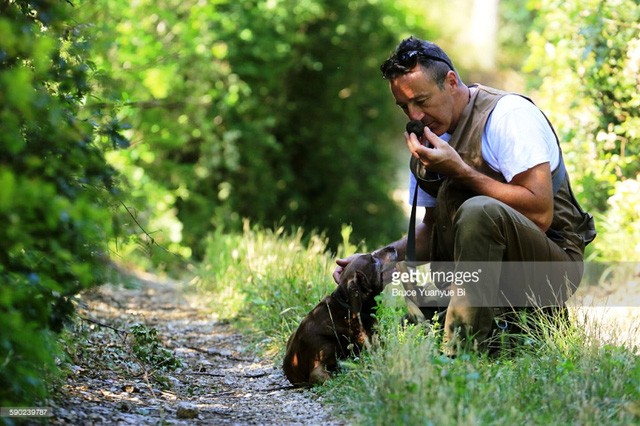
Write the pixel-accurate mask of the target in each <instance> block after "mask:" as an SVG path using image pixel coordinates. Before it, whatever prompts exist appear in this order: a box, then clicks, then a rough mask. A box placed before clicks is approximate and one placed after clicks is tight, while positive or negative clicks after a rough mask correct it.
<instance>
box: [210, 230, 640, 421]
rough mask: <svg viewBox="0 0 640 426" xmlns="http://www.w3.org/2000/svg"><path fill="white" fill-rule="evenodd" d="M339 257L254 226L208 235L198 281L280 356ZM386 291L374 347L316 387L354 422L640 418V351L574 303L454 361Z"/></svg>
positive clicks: (225, 313) (326, 286)
mask: <svg viewBox="0 0 640 426" xmlns="http://www.w3.org/2000/svg"><path fill="white" fill-rule="evenodd" d="M344 237H345V244H344V245H343V248H342V252H341V253H339V256H343V255H345V254H349V253H352V252H354V251H355V250H356V247H353V246H351V245H350V244H349V243H348V237H349V234H348V230H345V232H344ZM334 258H335V256H333V255H330V254H328V253H327V252H326V248H325V245H324V243H323V241H322V239H321V238H319V237H312V238H311V239H310V240H309V242H308V243H303V238H302V233H301V232H300V231H299V232H294V233H286V232H285V231H284V230H282V229H280V230H277V231H262V230H256V229H250V228H249V227H246V228H245V232H244V233H243V234H242V235H223V234H217V235H213V236H212V237H211V238H210V239H209V241H208V251H207V256H206V259H205V262H204V263H203V266H202V270H201V271H200V278H199V280H198V283H197V284H198V288H199V290H200V291H201V292H203V293H204V294H206V297H208V298H210V299H211V300H212V306H213V308H214V310H215V311H216V312H217V313H218V314H219V315H220V316H222V317H224V318H228V319H231V320H232V321H237V324H238V325H239V326H242V327H243V330H250V331H249V332H248V333H247V334H249V335H250V336H252V337H253V338H254V339H256V342H258V343H259V345H258V346H259V348H260V350H262V351H263V353H264V352H266V353H268V354H269V355H271V356H272V357H273V358H274V362H276V363H277V364H279V363H280V361H281V359H282V355H283V353H284V349H285V344H286V340H287V338H288V337H289V335H290V334H291V333H292V332H293V330H295V327H296V326H297V325H298V324H299V322H300V320H301V319H302V318H303V317H304V315H306V313H307V312H309V311H310V310H311V309H312V308H313V307H314V306H315V305H316V304H317V303H318V302H319V301H320V300H321V298H322V297H324V296H325V295H327V294H329V293H330V292H331V291H332V289H333V288H334V286H335V284H334V283H333V281H332V279H331V272H332V271H333V268H334V266H333V265H334V264H333V261H334ZM379 299H380V303H379V305H378V306H379V308H378V311H377V315H378V318H379V322H378V333H377V336H376V338H375V340H374V342H373V345H372V348H371V349H370V350H368V351H365V352H364V353H363V354H362V355H361V357H360V359H356V360H353V361H350V362H345V363H344V364H343V369H342V372H341V373H340V374H338V375H336V376H335V377H334V378H333V379H332V380H330V381H329V382H327V383H326V384H325V385H323V386H319V387H316V388H314V392H316V393H318V394H320V395H322V396H323V398H324V400H325V401H327V402H328V403H329V404H331V405H332V406H333V407H332V409H333V411H334V412H336V413H339V414H340V415H341V416H344V418H346V419H348V421H349V423H359V424H367V425H388V424H390V425H395V424H425V425H466V424H474V425H475V424H545V425H546V424H558V425H560V424H562V425H564V424H585V425H588V424H614V425H615V424H625V425H626V424H640V363H639V362H638V355H637V352H638V348H628V347H625V346H624V345H622V344H606V343H603V340H602V339H599V338H598V336H599V335H600V333H599V332H598V327H604V324H599V323H597V322H595V323H593V322H592V323H588V324H587V322H585V321H584V319H581V318H580V317H579V315H576V313H575V311H572V318H571V321H570V322H569V323H568V324H566V325H563V326H560V327H558V326H551V325H550V324H544V323H542V324H538V326H537V327H536V329H537V330H539V331H538V332H536V333H535V334H533V335H531V336H530V338H528V339H526V340H525V342H524V343H523V344H522V345H521V346H519V347H518V348H517V349H516V350H515V351H512V352H509V353H508V354H506V355H503V356H500V357H494V358H490V357H488V356H486V355H482V354H476V353H464V354H462V355H461V356H459V357H457V358H455V359H452V358H449V357H446V356H443V355H442V354H441V353H440V350H439V349H440V342H439V340H438V339H439V335H438V333H436V332H434V330H431V329H427V328H425V327H423V326H409V325H403V323H402V320H401V319H402V316H403V315H404V314H405V309H404V306H403V304H402V303H401V301H398V300H397V299H398V298H397V297H392V296H391V295H390V292H385V293H383V295H381V297H380V298H379ZM246 327H249V328H246Z"/></svg>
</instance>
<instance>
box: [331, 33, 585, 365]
mask: <svg viewBox="0 0 640 426" xmlns="http://www.w3.org/2000/svg"><path fill="white" fill-rule="evenodd" d="M381 71H382V74H383V77H384V78H385V79H386V80H388V82H389V86H390V89H391V93H392V95H393V97H394V98H395V101H396V104H397V105H398V106H399V107H400V108H401V109H402V110H403V111H404V113H405V114H406V115H407V117H408V118H409V119H410V120H419V121H420V122H421V124H422V125H423V126H424V134H419V135H416V134H415V133H405V140H406V143H407V147H408V149H409V151H410V153H411V155H412V162H411V171H412V174H411V191H410V193H412V194H413V193H414V191H413V190H414V188H415V186H416V185H418V186H419V191H418V192H417V194H418V195H417V200H416V202H417V205H419V206H422V207H425V214H424V218H423V220H422V222H421V223H419V224H418V225H417V226H416V229H415V241H416V243H415V245H416V247H415V253H416V257H417V259H415V260H421V261H450V262H453V263H454V264H455V265H462V264H465V263H466V262H487V263H486V264H487V265H489V267H488V268H486V269H485V270H484V271H483V274H482V277H481V280H480V282H479V283H465V284H463V285H462V287H463V288H464V291H462V292H455V293H453V294H452V296H451V299H450V301H449V304H448V307H447V309H446V316H445V321H444V342H445V348H446V349H445V350H446V351H447V352H448V353H455V351H456V349H455V348H456V347H457V346H459V345H460V344H471V343H473V344H474V345H479V346H480V347H486V345H487V339H488V338H489V335H490V333H491V330H492V328H493V327H494V315H495V312H496V310H495V309H494V306H503V307H505V306H509V305H508V304H509V303H510V302H509V301H508V300H505V299H504V294H505V293H507V294H508V293H509V291H510V290H519V289H521V288H538V289H539V288H540V287H539V286H540V283H536V282H534V281H535V280H536V279H537V278H539V277H536V278H534V277H533V275H537V274H527V273H522V274H520V275H519V276H517V275H516V276H515V277H516V278H517V279H516V280H514V279H513V278H514V275H513V274H510V275H509V276H506V275H507V274H506V273H505V271H504V269H503V268H502V266H501V265H507V264H509V265H510V264H523V265H524V264H533V263H536V262H544V263H543V264H544V265H549V264H551V263H550V262H561V263H558V264H557V265H562V267H561V268H555V267H554V268H551V269H553V272H551V276H549V274H548V273H547V272H549V271H545V274H544V275H545V276H546V280H548V281H547V282H549V283H553V284H552V286H553V290H554V291H555V293H554V294H555V296H556V297H558V298H559V302H560V303H562V302H563V301H564V300H566V298H567V297H568V296H569V295H570V293H571V291H572V290H573V289H575V287H576V286H577V285H578V284H579V282H580V279H581V277H582V272H583V265H582V259H583V253H584V247H585V245H586V244H588V243H589V242H590V240H592V239H593V238H594V237H595V230H594V228H593V221H592V217H591V216H590V215H588V214H586V213H585V212H583V211H582V209H581V208H580V206H579V205H578V203H577V202H576V201H575V198H574V196H573V194H572V192H571V189H570V185H569V179H568V176H567V174H566V170H565V168H564V164H563V162H562V155H561V151H560V148H559V144H558V141H557V138H556V136H555V133H554V131H553V128H552V127H551V125H550V123H549V122H548V121H547V120H546V118H545V116H544V115H543V114H542V112H541V111H540V110H539V109H538V108H537V107H536V106H535V105H534V104H533V103H532V102H531V101H530V100H528V99H526V98H524V97H522V96H519V95H515V94H509V93H505V92H502V91H499V90H496V89H492V88H488V87H484V86H481V85H471V86H466V85H465V84H464V83H463V82H462V80H461V79H460V77H459V75H458V74H457V72H456V71H455V69H454V67H453V65H452V63H451V60H450V59H449V57H448V56H447V55H446V54H445V52H444V51H442V49H440V48H439V47H438V46H437V45H435V44H433V43H431V42H428V41H424V40H420V39H417V38H414V37H410V38H408V39H405V40H403V41H402V42H401V43H400V44H399V45H398V47H397V48H396V50H395V51H394V52H393V54H392V55H391V56H390V57H389V59H388V60H387V61H385V62H384V64H383V65H382V66H381ZM421 140H422V141H423V142H422V143H421ZM416 176H417V178H416ZM411 201H413V200H411ZM391 245H392V246H393V247H395V248H396V250H397V252H398V257H399V259H402V258H403V257H404V256H405V254H406V252H407V238H406V237H405V238H403V239H401V240H399V241H396V242H394V243H392V244H391ZM411 260H414V259H411ZM349 261H350V258H347V259H338V260H337V264H338V268H337V269H336V272H335V273H334V277H339V274H340V272H341V270H342V268H343V267H344V266H345V265H347V264H348V263H349ZM505 262H514V263H505ZM553 264H555V263H553ZM496 265H497V266H496ZM525 268H526V267H525ZM509 281H511V282H509ZM514 281H517V282H514ZM567 283H568V284H569V287H570V288H569V289H568V290H567V288H566V284H567ZM536 285H537V286H538V287H536ZM534 296H535V295H534ZM543 303H545V302H543Z"/></svg>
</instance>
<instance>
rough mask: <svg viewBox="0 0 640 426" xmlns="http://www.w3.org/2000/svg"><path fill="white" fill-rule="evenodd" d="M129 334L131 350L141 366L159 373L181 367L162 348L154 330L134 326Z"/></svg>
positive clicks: (178, 361)
mask: <svg viewBox="0 0 640 426" xmlns="http://www.w3.org/2000/svg"><path fill="white" fill-rule="evenodd" d="M129 332H130V333H131V335H132V336H133V345H132V346H131V350H132V352H133V353H134V354H135V356H136V358H137V359H138V360H139V361H140V363H141V364H143V365H149V366H150V367H151V368H152V369H154V370H160V371H174V370H175V369H177V368H179V367H181V366H182V362H181V361H180V360H179V359H178V358H176V357H175V355H174V354H173V353H172V352H171V351H170V350H168V349H166V348H165V347H164V346H162V342H160V339H159V338H158V330H157V329H156V328H149V327H147V326H145V325H144V324H136V325H134V326H133V327H131V330H130V331H129Z"/></svg>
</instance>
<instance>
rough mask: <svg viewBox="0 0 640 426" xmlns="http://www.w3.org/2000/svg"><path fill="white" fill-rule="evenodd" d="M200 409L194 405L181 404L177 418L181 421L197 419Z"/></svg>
mask: <svg viewBox="0 0 640 426" xmlns="http://www.w3.org/2000/svg"><path fill="white" fill-rule="evenodd" d="M198 413H199V411H198V409H197V408H196V407H194V406H192V405H187V404H180V405H178V408H177V409H176V416H177V417H178V418H179V419H195V418H197V417H198Z"/></svg>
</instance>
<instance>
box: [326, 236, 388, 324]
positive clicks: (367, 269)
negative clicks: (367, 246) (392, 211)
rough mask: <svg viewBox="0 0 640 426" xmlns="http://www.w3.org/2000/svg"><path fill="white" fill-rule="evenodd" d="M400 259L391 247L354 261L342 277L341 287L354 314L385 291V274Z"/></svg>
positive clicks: (361, 256) (343, 272)
mask: <svg viewBox="0 0 640 426" xmlns="http://www.w3.org/2000/svg"><path fill="white" fill-rule="evenodd" d="M397 257H398V253H397V252H396V249H395V248H393V247H391V246H389V247H385V248H382V249H380V250H377V251H375V252H373V253H367V254H362V255H360V256H358V257H356V258H355V259H353V260H352V261H351V262H349V264H348V265H347V267H346V268H345V269H344V271H342V274H341V275H340V283H339V284H338V286H339V287H342V291H343V292H344V293H346V296H347V300H348V303H349V306H350V307H351V311H352V312H360V310H361V309H362V304H363V302H365V301H371V300H372V299H373V298H374V297H375V296H377V295H378V294H380V293H381V292H382V290H383V289H384V285H385V284H386V282H385V281H387V277H386V276H385V272H387V271H390V270H391V269H393V267H394V262H395V261H396V259H397Z"/></svg>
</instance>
